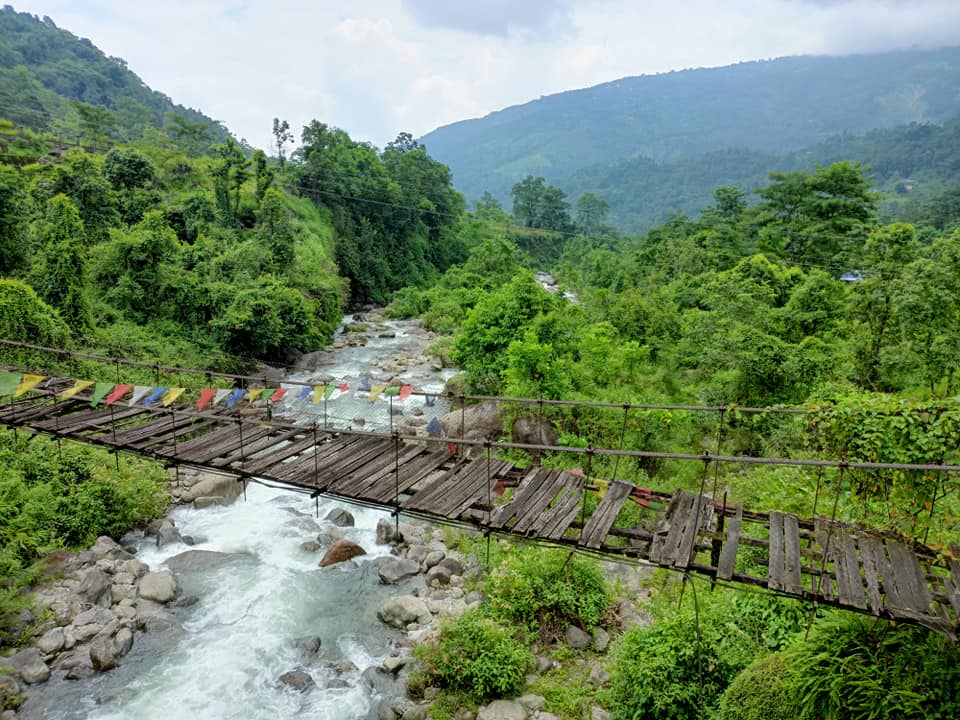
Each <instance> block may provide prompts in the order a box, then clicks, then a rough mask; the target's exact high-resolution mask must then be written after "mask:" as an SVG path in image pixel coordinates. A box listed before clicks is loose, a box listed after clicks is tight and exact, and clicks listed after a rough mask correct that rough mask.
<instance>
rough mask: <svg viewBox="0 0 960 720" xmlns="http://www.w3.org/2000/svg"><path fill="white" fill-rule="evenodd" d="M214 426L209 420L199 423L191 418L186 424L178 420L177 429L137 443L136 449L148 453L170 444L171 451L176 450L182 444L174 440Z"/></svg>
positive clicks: (170, 429) (174, 428) (171, 429)
mask: <svg viewBox="0 0 960 720" xmlns="http://www.w3.org/2000/svg"><path fill="white" fill-rule="evenodd" d="M212 426H214V423H213V422H211V421H209V420H208V421H206V422H199V423H198V422H197V419H196V418H189V420H185V421H184V422H180V421H179V420H178V421H177V424H176V427H173V428H169V429H168V430H167V431H166V432H164V433H158V434H157V435H155V436H154V437H152V438H147V439H145V440H142V441H140V442H138V443H136V445H135V446H134V449H136V450H142V451H146V450H150V449H151V448H153V447H154V446H155V445H166V444H167V443H170V446H169V449H170V450H176V449H179V445H180V443H179V442H174V440H176V439H177V438H180V437H183V436H185V435H191V434H193V433H195V432H197V431H199V430H204V429H207V428H209V427H212Z"/></svg>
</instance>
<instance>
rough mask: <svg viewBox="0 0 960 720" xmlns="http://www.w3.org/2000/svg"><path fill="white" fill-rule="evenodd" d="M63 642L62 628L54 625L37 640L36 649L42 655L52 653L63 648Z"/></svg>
mask: <svg viewBox="0 0 960 720" xmlns="http://www.w3.org/2000/svg"><path fill="white" fill-rule="evenodd" d="M63 642H64V638H63V628H62V627H55V628H53V629H52V630H47V632H45V633H44V634H43V636H42V637H41V638H40V639H39V640H37V649H38V650H39V651H40V652H42V653H43V654H44V655H53V654H54V653H57V652H60V650H61V648H63Z"/></svg>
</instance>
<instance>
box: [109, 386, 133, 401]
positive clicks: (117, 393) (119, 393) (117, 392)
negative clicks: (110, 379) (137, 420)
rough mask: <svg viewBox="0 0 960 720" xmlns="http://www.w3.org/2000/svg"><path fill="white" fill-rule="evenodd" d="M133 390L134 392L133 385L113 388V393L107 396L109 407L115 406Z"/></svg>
mask: <svg viewBox="0 0 960 720" xmlns="http://www.w3.org/2000/svg"><path fill="white" fill-rule="evenodd" d="M131 390H133V385H117V386H116V387H114V388H113V392H112V393H110V394H109V395H107V399H106V402H107V405H113V404H114V403H115V402H116V401H117V400H119V399H120V398H122V397H123V396H124V395H126V394H127V393H128V392H130V391H131Z"/></svg>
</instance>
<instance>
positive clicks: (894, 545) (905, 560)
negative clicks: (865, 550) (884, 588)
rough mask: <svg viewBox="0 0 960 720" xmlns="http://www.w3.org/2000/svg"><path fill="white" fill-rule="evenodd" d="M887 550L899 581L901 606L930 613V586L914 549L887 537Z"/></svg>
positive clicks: (898, 588)
mask: <svg viewBox="0 0 960 720" xmlns="http://www.w3.org/2000/svg"><path fill="white" fill-rule="evenodd" d="M886 546H887V552H889V553H890V565H891V568H892V569H893V574H894V576H895V577H896V581H897V590H898V591H899V593H900V601H901V602H902V603H904V605H901V607H904V606H905V607H907V608H908V609H910V610H913V611H915V612H918V613H921V614H926V615H929V614H930V603H931V602H932V598H931V597H930V588H929V587H928V585H927V580H926V578H925V577H924V575H923V570H921V568H920V563H919V562H918V561H917V556H916V555H915V554H914V552H913V550H911V549H910V548H908V547H907V546H906V545H904V544H903V543H901V542H897V541H896V540H893V539H887V542H886Z"/></svg>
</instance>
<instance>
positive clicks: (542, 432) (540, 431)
mask: <svg viewBox="0 0 960 720" xmlns="http://www.w3.org/2000/svg"><path fill="white" fill-rule="evenodd" d="M510 438H511V440H512V441H513V442H515V443H520V444H522V445H556V444H557V441H558V440H559V439H560V435H559V434H558V433H557V430H556V428H554V427H553V425H552V424H551V422H550V421H549V420H547V419H546V418H544V417H540V416H539V415H523V416H521V417H518V418H517V419H516V420H515V421H514V423H513V428H512V429H511V431H510ZM531 454H533V455H534V456H535V457H536V456H538V455H539V453H537V452H532V453H531Z"/></svg>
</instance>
